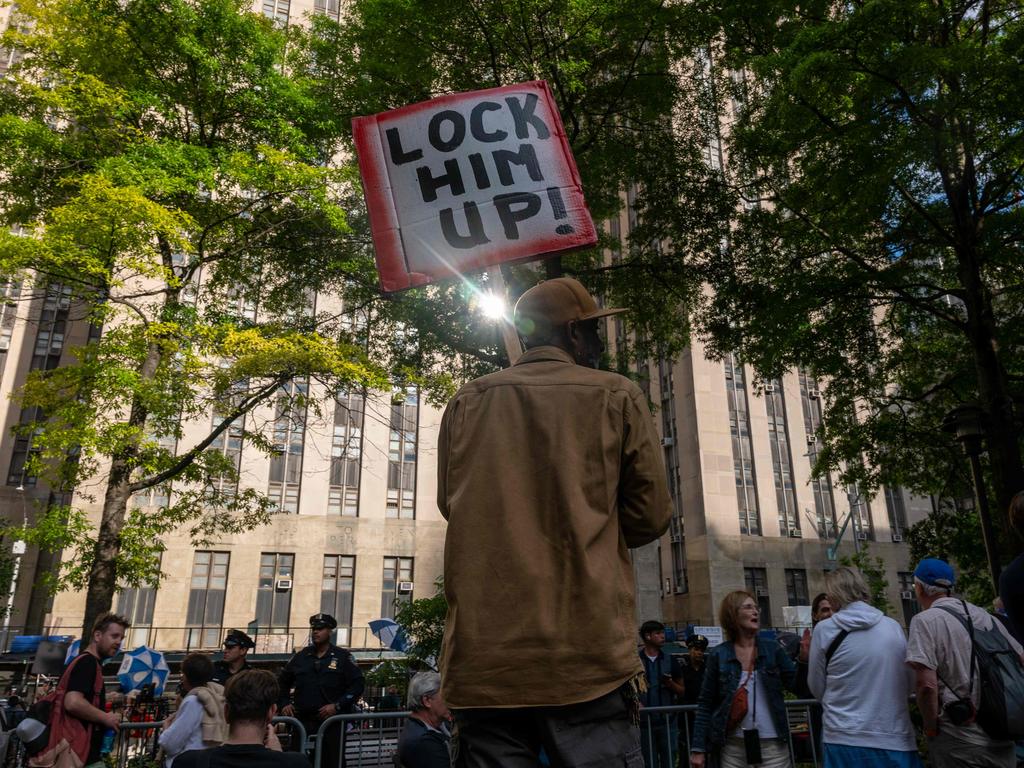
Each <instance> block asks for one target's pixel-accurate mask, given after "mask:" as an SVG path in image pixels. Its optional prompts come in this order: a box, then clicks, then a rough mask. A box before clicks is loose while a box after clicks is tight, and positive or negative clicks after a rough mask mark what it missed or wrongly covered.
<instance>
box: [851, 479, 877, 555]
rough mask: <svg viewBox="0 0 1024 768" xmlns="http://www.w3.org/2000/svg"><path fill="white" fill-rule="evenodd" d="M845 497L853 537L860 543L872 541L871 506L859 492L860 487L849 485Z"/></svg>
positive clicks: (853, 484)
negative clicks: (848, 506) (851, 521)
mask: <svg viewBox="0 0 1024 768" xmlns="http://www.w3.org/2000/svg"><path fill="white" fill-rule="evenodd" d="M846 495H847V497H848V498H849V500H850V514H851V515H852V520H853V531H854V536H856V537H857V538H858V539H859V540H860V541H874V538H875V529H874V526H872V525H871V506H870V505H869V504H868V500H867V499H866V498H864V495H863V494H862V493H861V492H860V486H859V485H858V484H857V483H851V484H850V485H849V486H848V487H847V489H846Z"/></svg>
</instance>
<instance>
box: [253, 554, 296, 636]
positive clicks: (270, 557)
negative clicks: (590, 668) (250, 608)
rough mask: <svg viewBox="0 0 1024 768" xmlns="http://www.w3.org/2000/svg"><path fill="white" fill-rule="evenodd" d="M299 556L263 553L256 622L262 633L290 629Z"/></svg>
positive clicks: (257, 593)
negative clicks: (293, 590)
mask: <svg viewBox="0 0 1024 768" xmlns="http://www.w3.org/2000/svg"><path fill="white" fill-rule="evenodd" d="M294 574H295V555H291V554H279V553H274V552H264V553H263V554H261V555H260V580H259V584H258V585H257V589H256V623H257V625H258V626H259V630H260V632H264V633H266V632H270V633H273V634H282V633H284V632H287V631H288V627H289V618H290V616H291V610H292V578H293V576H294Z"/></svg>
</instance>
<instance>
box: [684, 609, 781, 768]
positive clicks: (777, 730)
mask: <svg viewBox="0 0 1024 768" xmlns="http://www.w3.org/2000/svg"><path fill="white" fill-rule="evenodd" d="M718 623H719V624H720V625H721V626H722V629H723V631H724V632H725V636H726V638H727V640H726V642H724V643H722V644H721V645H719V646H716V647H715V648H714V649H712V650H711V651H709V652H708V655H707V660H706V661H705V665H706V667H705V669H706V671H705V673H704V685H703V687H702V688H701V692H700V698H699V699H698V701H697V718H696V722H695V723H694V726H693V744H692V747H691V751H690V765H691V766H692V768H710V766H712V765H719V766H721V768H746V766H747V765H748V763H747V750H746V747H745V745H744V736H743V732H744V731H751V730H756V731H757V734H758V736H759V737H760V738H759V741H760V748H761V762H760V765H762V766H764V768H787V767H788V766H792V764H793V763H792V760H791V758H790V754H789V736H788V729H789V724H788V720H787V719H786V706H785V703H784V700H783V696H782V689H783V687H785V688H787V689H789V690H790V691H792V690H793V689H794V686H795V683H796V665H795V664H794V663H793V660H792V659H790V658H789V656H788V654H786V652H785V651H784V650H783V648H782V647H781V646H780V645H779V644H778V643H776V642H775V641H773V640H762V639H760V638H758V636H757V633H758V630H759V629H760V628H761V624H760V611H759V610H758V607H757V601H756V600H755V599H754V596H753V595H751V594H750V593H749V592H745V591H742V590H739V591H736V592H730V593H729V594H728V595H726V596H725V598H724V599H723V600H722V605H721V607H720V608H719V610H718ZM741 685H742V686H743V687H744V688H745V689H746V692H747V693H746V697H747V708H746V713H745V715H744V716H743V718H742V719H741V720H739V722H738V723H736V724H734V725H733V727H732V729H731V731H729V732H727V731H728V730H729V728H728V724H729V714H730V710H731V709H732V708H733V699H734V698H735V697H736V693H737V691H738V690H739V688H740V686H741ZM737 714H739V713H738V712H737ZM751 738H753V737H751ZM709 753H710V755H711V760H710V761H707V762H706V758H707V756H708V754H709Z"/></svg>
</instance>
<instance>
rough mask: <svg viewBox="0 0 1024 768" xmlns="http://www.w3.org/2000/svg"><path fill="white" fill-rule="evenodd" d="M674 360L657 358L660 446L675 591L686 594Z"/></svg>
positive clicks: (673, 587)
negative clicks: (667, 496)
mask: <svg viewBox="0 0 1024 768" xmlns="http://www.w3.org/2000/svg"><path fill="white" fill-rule="evenodd" d="M672 366H673V361H672V360H669V359H667V358H665V357H659V358H658V388H659V390H660V392H661V435H662V438H661V445H662V450H663V451H664V456H665V475H666V479H667V480H668V490H669V494H670V495H671V497H672V519H671V522H670V524H669V543H670V545H671V546H670V547H669V551H670V553H671V555H672V591H673V592H677V593H682V592H686V588H687V585H686V546H685V529H684V527H683V500H682V483H681V480H680V474H679V446H678V444H677V443H678V438H679V433H678V429H677V425H676V400H675V396H674V392H675V380H674V378H673V375H672Z"/></svg>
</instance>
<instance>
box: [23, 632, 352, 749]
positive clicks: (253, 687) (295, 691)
mask: <svg viewBox="0 0 1024 768" xmlns="http://www.w3.org/2000/svg"><path fill="white" fill-rule="evenodd" d="M309 624H310V643H309V645H308V646H306V647H305V648H303V649H301V650H300V651H299V652H298V653H296V654H295V655H294V656H293V657H292V658H291V659H290V660H289V661H288V663H287V664H286V665H285V667H284V669H283V670H282V671H281V673H280V674H279V675H274V674H272V673H270V672H268V671H266V670H259V669H253V668H252V667H251V666H250V665H249V663H248V660H247V654H248V652H249V650H251V649H252V648H255V647H256V644H255V643H254V642H253V640H252V638H250V637H249V636H248V635H247V634H246V633H244V632H242V631H241V630H237V629H232V630H229V632H228V633H227V636H226V637H225V639H224V653H223V657H222V658H221V659H219V660H218V661H216V662H214V661H213V659H212V658H211V656H210V655H209V654H204V653H190V654H188V655H187V656H186V657H185V658H184V659H183V660H182V662H181V676H180V683H179V688H178V695H179V697H180V700H179V702H178V705H177V707H176V708H175V711H174V714H173V715H171V716H170V717H169V718H167V719H166V720H165V721H163V722H162V723H161V724H160V725H161V727H160V732H159V737H158V743H159V748H160V754H161V756H162V760H163V766H164V768H172V766H174V768H235V766H238V767H239V768H241V766H248V767H249V768H259V766H261V765H281V766H285V767H286V768H287V766H296V767H297V766H300V765H301V766H306V768H309V760H308V759H307V757H306V756H305V755H304V754H300V753H295V752H292V753H282V752H281V744H280V741H279V740H278V738H277V736H276V734H275V732H274V729H273V728H271V727H270V722H271V720H272V719H273V718H274V717H275V716H277V715H278V713H280V714H282V715H286V716H289V717H294V718H296V719H298V720H299V721H300V722H301V723H302V725H303V727H304V728H305V730H306V732H307V733H309V734H315V733H316V732H317V731H318V729H319V728H320V725H321V724H322V723H323V722H324V721H325V720H328V719H329V718H331V717H333V716H334V715H338V714H350V713H351V712H352V711H353V709H354V707H355V704H356V702H357V701H358V699H359V697H360V696H361V695H362V693H363V689H364V679H363V673H362V671H361V670H360V669H359V667H358V665H356V663H355V661H354V660H353V658H352V654H351V653H350V652H349V651H347V650H345V649H343V648H339V647H338V646H336V645H333V644H332V643H331V642H330V640H331V631H332V630H333V629H334V628H335V627H337V622H336V621H335V620H334V618H333V617H332V616H329V615H328V614H324V613H318V614H316V615H314V616H311V617H310V620H309ZM129 626H130V624H129V622H128V620H127V619H125V618H123V617H121V616H118V615H116V614H113V613H106V614H103V615H102V616H100V617H99V618H98V619H97V620H96V621H95V623H94V625H93V631H92V635H91V638H90V639H89V643H88V644H87V645H86V646H85V647H84V648H83V649H82V650H81V652H80V653H79V654H78V655H77V656H75V658H74V659H72V661H71V662H70V663H69V664H68V666H67V667H66V668H65V670H64V672H63V674H62V675H61V677H60V680H59V681H58V683H57V686H56V688H55V689H54V691H53V692H52V694H50V695H49V696H47V697H45V701H44V702H41V704H44V705H45V714H43V710H42V709H39V710H37V714H38V717H39V718H42V719H44V720H45V721H46V724H47V725H48V728H39V727H38V726H39V725H40V720H39V719H37V718H33V717H30V718H27V719H26V720H24V721H23V722H22V725H19V734H20V735H21V736H22V739H23V741H25V742H26V744H29V743H31V742H32V740H36V741H37V743H35V744H33V746H32V748H31V752H30V754H31V757H30V764H31V765H34V766H40V768H44V767H45V768H49V767H50V766H85V767H86V768H89V767H91V766H95V767H96V768H100V767H101V766H104V765H105V762H104V757H105V755H106V754H108V753H109V752H110V748H111V743H112V738H111V735H112V734H116V733H117V731H118V730H119V729H120V726H121V716H120V714H119V713H116V712H113V711H112V709H111V706H110V704H112V703H113V701H112V699H113V698H114V697H120V694H110V695H109V696H108V693H107V691H106V689H105V686H104V683H103V671H102V670H103V663H104V661H106V660H107V659H110V658H112V657H113V656H115V655H116V654H117V652H118V650H119V649H120V647H121V642H122V640H123V639H124V635H125V631H126V630H127V629H128V627H129ZM108 699H111V701H108ZM23 726H24V731H22V730H21V729H22V727H23ZM337 728H338V729H337V730H332V727H331V726H330V725H328V728H327V730H326V731H325V735H324V737H323V744H322V746H321V749H322V752H323V755H324V758H323V765H335V766H336V765H339V764H340V762H341V759H340V744H341V740H342V739H341V731H340V722H339V724H338V726H337ZM303 746H304V745H303Z"/></svg>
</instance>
